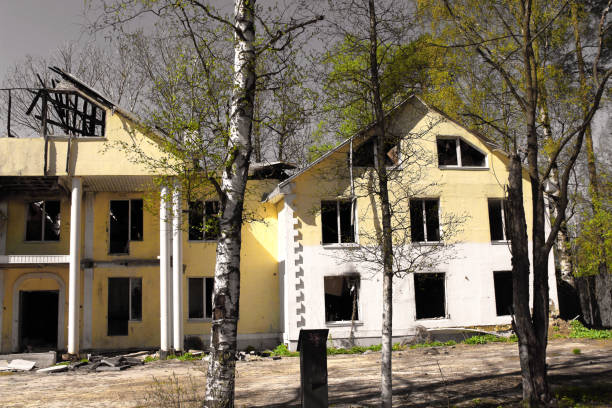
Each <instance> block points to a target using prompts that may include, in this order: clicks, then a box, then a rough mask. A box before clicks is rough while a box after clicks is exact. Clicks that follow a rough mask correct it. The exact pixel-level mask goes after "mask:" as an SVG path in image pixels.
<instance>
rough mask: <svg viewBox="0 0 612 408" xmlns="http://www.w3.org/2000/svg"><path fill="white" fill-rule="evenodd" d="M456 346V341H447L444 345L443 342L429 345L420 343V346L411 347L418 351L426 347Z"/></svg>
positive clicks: (431, 342)
mask: <svg viewBox="0 0 612 408" xmlns="http://www.w3.org/2000/svg"><path fill="white" fill-rule="evenodd" d="M455 344H457V342H456V341H455V340H449V341H445V342H444V343H443V342H441V341H430V342H427V343H418V344H412V345H411V346H410V348H411V349H413V350H414V349H417V348H424V347H443V346H454V345H455Z"/></svg>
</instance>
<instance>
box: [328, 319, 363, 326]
mask: <svg viewBox="0 0 612 408" xmlns="http://www.w3.org/2000/svg"><path fill="white" fill-rule="evenodd" d="M325 325H326V326H327V327H351V326H363V322H362V321H361V320H355V321H354V322H351V321H350V320H340V321H338V322H325Z"/></svg>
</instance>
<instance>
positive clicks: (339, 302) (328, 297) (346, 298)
mask: <svg viewBox="0 0 612 408" xmlns="http://www.w3.org/2000/svg"><path fill="white" fill-rule="evenodd" d="M324 286H325V321H326V322H340V321H353V320H359V308H358V305H359V276H326V277H325V278H324Z"/></svg>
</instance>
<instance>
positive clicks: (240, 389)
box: [0, 339, 612, 407]
mask: <svg viewBox="0 0 612 408" xmlns="http://www.w3.org/2000/svg"><path fill="white" fill-rule="evenodd" d="M379 360H380V353H377V352H372V353H368V354H361V355H338V356H329V357H328V376H329V398H330V404H331V406H337V407H344V406H374V405H376V402H377V398H378V394H379V388H378V386H379V383H380V367H379ZM548 366H549V375H550V381H551V384H552V386H553V389H559V387H564V388H565V389H567V388H568V387H569V386H571V385H580V386H590V385H594V384H596V385H598V386H599V387H600V389H604V390H612V369H611V368H612V341H610V340H573V339H571V340H570V339H558V340H553V341H551V343H550V345H549V348H548ZM204 369H205V363H204V362H199V361H198V362H188V361H185V362H181V361H157V362H152V363H148V364H146V365H144V366H140V367H134V368H131V369H128V370H125V371H121V372H103V373H88V374H85V373H77V372H71V373H60V374H35V373H17V374H11V375H2V376H0V405H1V406H2V407H141V406H142V407H144V406H147V407H148V406H155V405H158V403H159V401H160V399H161V398H162V395H160V392H159V391H162V392H161V394H163V398H172V397H173V394H177V393H176V392H175V391H172V392H168V390H169V389H173V390H176V386H177V384H176V383H175V382H172V384H171V385H170V386H168V384H170V383H168V379H169V378H173V377H172V376H173V375H174V378H175V379H178V383H179V385H180V387H181V391H179V392H178V394H180V395H181V398H183V399H190V398H191V395H192V392H195V393H198V392H201V391H202V389H201V384H203V378H204V373H203V371H202V370H204ZM237 369H238V374H237V383H236V399H237V401H236V405H237V406H241V407H242V406H248V407H263V406H267V407H286V406H298V405H299V402H300V399H299V385H300V373H299V358H295V357H283V358H282V359H280V360H272V359H264V360H261V361H246V362H243V361H239V362H238V364H237ZM156 380H157V384H156ZM160 382H162V383H166V385H160ZM393 387H394V399H393V403H394V406H398V407H400V406H410V407H429V406H433V407H449V406H469V407H471V406H479V407H483V406H492V407H497V406H499V405H502V406H504V407H505V406H510V405H515V404H516V403H517V402H518V400H519V399H520V395H521V389H520V375H519V361H518V352H517V346H516V343H493V344H484V345H467V344H458V345H456V346H454V347H437V348H423V349H415V350H405V351H398V352H394V353H393ZM164 406H170V405H164ZM173 406H174V405H173ZM183 406H186V405H181V407H183ZM566 406H574V405H566ZM588 406H591V405H588ZM593 406H597V407H605V406H610V401H608V403H602V404H599V405H597V404H596V405H593Z"/></svg>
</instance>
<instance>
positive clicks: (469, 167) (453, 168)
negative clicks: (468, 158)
mask: <svg viewBox="0 0 612 408" xmlns="http://www.w3.org/2000/svg"><path fill="white" fill-rule="evenodd" d="M438 168H439V169H440V170H480V171H486V170H489V167H477V166H461V167H459V166H438Z"/></svg>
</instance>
